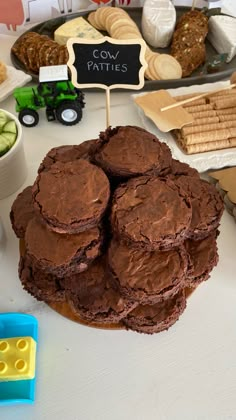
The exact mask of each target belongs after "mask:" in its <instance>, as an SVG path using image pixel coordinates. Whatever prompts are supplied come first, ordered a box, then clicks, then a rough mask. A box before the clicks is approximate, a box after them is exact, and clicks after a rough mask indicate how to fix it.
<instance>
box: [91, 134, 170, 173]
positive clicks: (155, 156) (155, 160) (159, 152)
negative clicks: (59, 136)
mask: <svg viewBox="0 0 236 420" xmlns="http://www.w3.org/2000/svg"><path fill="white" fill-rule="evenodd" d="M100 139H101V141H102V143H101V144H102V146H101V147H100V149H99V151H98V152H97V153H96V154H95V162H96V163H97V164H98V165H100V166H101V167H102V168H103V169H104V171H105V172H106V173H108V174H109V175H112V176H115V177H123V178H130V177H134V176H137V175H143V174H147V173H149V172H153V173H154V174H156V175H158V174H162V173H166V172H167V171H168V170H169V168H170V166H171V152H170V149H169V147H168V146H167V145H166V144H165V143H161V142H160V141H159V140H158V138H157V137H156V136H154V134H151V133H149V132H148V131H146V130H144V129H142V128H140V127H134V126H125V127H116V128H114V129H111V128H108V129H107V130H106V131H105V132H104V133H101V134H100Z"/></svg>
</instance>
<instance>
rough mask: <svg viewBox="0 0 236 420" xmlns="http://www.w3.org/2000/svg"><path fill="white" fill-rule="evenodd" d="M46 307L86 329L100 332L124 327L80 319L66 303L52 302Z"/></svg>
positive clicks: (118, 324) (119, 324)
mask: <svg viewBox="0 0 236 420" xmlns="http://www.w3.org/2000/svg"><path fill="white" fill-rule="evenodd" d="M48 306H50V308H52V309H53V310H54V311H56V312H58V313H59V314H60V315H62V316H64V317H65V318H67V319H70V320H71V321H74V322H77V323H78V324H82V325H85V326H87V327H92V328H100V329H102V330H104V329H105V330H124V329H125V327H124V325H122V324H121V323H117V324H106V323H102V322H101V323H100V322H90V321H85V320H84V319H82V318H81V317H80V316H79V315H78V314H76V313H75V312H73V311H72V309H71V307H70V305H69V303H67V302H66V301H64V302H53V303H48Z"/></svg>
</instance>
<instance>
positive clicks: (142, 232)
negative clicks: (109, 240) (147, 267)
mask: <svg viewBox="0 0 236 420" xmlns="http://www.w3.org/2000/svg"><path fill="white" fill-rule="evenodd" d="M191 220H192V208H191V204H190V200H189V198H188V196H187V194H186V193H185V192H184V193H183V192H182V191H181V190H180V188H178V187H177V186H176V185H175V183H174V182H172V181H171V180H170V179H168V178H167V179H163V178H158V177H148V176H140V177H137V178H134V179H130V180H129V181H128V182H127V183H124V184H122V185H121V186H120V187H118V188H117V189H116V190H115V193H114V195H113V202H112V209H111V224H112V228H113V231H114V234H115V235H116V236H117V237H118V238H120V239H122V240H124V241H126V242H128V243H129V244H130V245H133V246H136V247H137V248H142V249H144V250H147V251H154V250H163V249H170V248H173V247H174V246H178V245H179V244H181V243H182V242H183V241H184V240H185V239H186V237H187V236H186V234H187V232H188V229H189V226H190V223H191Z"/></svg>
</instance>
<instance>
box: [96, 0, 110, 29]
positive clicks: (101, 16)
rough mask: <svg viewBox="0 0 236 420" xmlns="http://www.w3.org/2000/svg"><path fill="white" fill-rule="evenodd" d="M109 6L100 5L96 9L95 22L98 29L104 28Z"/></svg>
mask: <svg viewBox="0 0 236 420" xmlns="http://www.w3.org/2000/svg"><path fill="white" fill-rule="evenodd" d="M109 14H110V10H109V7H106V6H101V7H99V8H98V9H97V10H96V16H95V22H96V23H98V25H99V26H100V30H105V29H106V26H105V21H106V16H109Z"/></svg>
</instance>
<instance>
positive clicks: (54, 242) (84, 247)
mask: <svg viewBox="0 0 236 420" xmlns="http://www.w3.org/2000/svg"><path fill="white" fill-rule="evenodd" d="M25 246H26V252H27V254H28V255H29V257H30V259H31V262H32V264H34V266H35V268H37V269H39V270H40V271H45V272H46V273H50V274H53V275H55V276H57V277H63V276H68V275H71V274H74V273H78V272H81V271H83V270H86V269H87V268H88V266H89V264H90V263H91V262H92V261H93V260H94V259H95V258H96V257H97V256H98V255H100V253H101V246H102V231H101V229H99V228H97V227H94V228H92V229H89V230H86V231H85V232H81V233H78V234H74V235H68V234H61V233H60V234H59V233H56V232H53V231H50V230H49V229H48V228H47V226H46V224H44V223H42V222H41V221H40V219H38V218H36V217H35V218H33V219H31V220H30V222H29V223H28V226H27V229H26V234H25Z"/></svg>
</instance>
